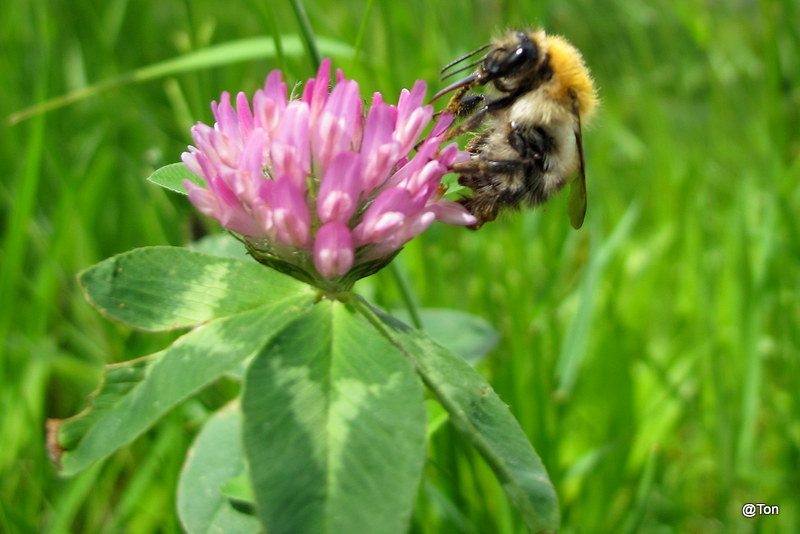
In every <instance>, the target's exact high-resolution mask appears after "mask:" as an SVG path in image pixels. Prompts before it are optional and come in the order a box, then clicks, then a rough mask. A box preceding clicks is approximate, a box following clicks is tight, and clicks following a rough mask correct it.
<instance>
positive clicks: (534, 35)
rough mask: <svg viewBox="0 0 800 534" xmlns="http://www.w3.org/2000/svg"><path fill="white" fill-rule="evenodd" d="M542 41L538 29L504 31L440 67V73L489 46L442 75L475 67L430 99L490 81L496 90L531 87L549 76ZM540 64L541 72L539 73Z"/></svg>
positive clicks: (541, 35)
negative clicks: (500, 37) (472, 58)
mask: <svg viewBox="0 0 800 534" xmlns="http://www.w3.org/2000/svg"><path fill="white" fill-rule="evenodd" d="M544 41H545V33H544V31H542V30H537V31H535V32H527V33H526V32H520V31H513V32H509V33H508V34H506V36H504V37H503V38H502V39H499V40H497V41H494V42H492V43H488V44H485V45H483V46H482V47H480V48H478V49H477V50H474V51H473V52H470V53H469V54H467V55H465V56H463V57H461V58H459V59H457V60H455V61H453V62H452V63H450V64H449V65H447V66H445V67H444V68H443V69H442V73H444V72H446V71H448V70H449V69H451V68H452V67H454V66H456V65H459V64H460V63H462V62H463V61H465V60H467V59H469V58H471V57H473V56H474V55H475V54H477V53H479V52H482V51H484V50H486V49H489V51H488V52H487V53H486V54H485V55H483V56H482V57H480V58H479V59H477V60H475V61H473V62H471V63H468V64H467V65H464V66H462V67H460V68H458V69H456V70H453V71H451V72H449V73H447V74H445V75H444V76H442V79H443V80H444V79H446V78H448V77H450V76H453V75H455V74H458V73H459V72H463V71H465V70H469V69H471V68H473V67H475V66H477V69H475V71H473V72H472V73H471V74H469V75H468V76H466V77H465V78H462V79H460V80H458V81H456V82H453V83H451V84H450V85H448V86H447V87H445V88H444V89H442V90H441V91H439V92H438V93H436V94H435V95H434V96H433V98H432V99H431V101H433V100H436V99H437V98H439V97H440V96H442V95H444V94H447V93H449V92H451V91H454V90H456V89H460V88H462V87H474V86H476V85H486V84H488V83H494V86H495V87H496V88H497V89H498V90H499V91H502V92H505V93H510V92H514V91H517V90H519V89H525V90H528V89H531V88H533V86H535V84H536V81H537V79H549V71H548V70H547V68H546V67H547V64H546V63H547V62H546V61H545V59H546V49H544V48H543V43H544ZM543 67H544V72H540V71H542V70H543Z"/></svg>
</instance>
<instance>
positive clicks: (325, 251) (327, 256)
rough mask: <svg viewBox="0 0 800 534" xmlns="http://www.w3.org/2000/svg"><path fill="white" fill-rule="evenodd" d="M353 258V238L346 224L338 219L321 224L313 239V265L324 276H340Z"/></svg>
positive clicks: (346, 269)
mask: <svg viewBox="0 0 800 534" xmlns="http://www.w3.org/2000/svg"><path fill="white" fill-rule="evenodd" d="M354 259H355V251H354V249H353V238H352V236H351V234H350V230H348V228H347V226H345V225H344V224H343V223H341V222H339V221H330V222H328V223H325V224H323V225H322V226H321V227H320V229H319V230H318V231H317V237H316V239H315V241H314V266H315V267H316V268H317V271H319V273H320V274H321V275H322V276H324V277H326V278H336V277H337V276H342V275H344V274H346V273H347V271H349V270H350V268H351V267H352V266H353V261H354Z"/></svg>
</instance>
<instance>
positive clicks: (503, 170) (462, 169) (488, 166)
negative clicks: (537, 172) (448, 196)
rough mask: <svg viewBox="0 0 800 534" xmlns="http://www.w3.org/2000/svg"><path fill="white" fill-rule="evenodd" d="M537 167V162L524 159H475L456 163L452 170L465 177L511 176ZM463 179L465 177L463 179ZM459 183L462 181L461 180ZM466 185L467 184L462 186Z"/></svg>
mask: <svg viewBox="0 0 800 534" xmlns="http://www.w3.org/2000/svg"><path fill="white" fill-rule="evenodd" d="M531 165H535V161H531V160H524V159H505V160H496V159H494V160H492V159H480V158H475V159H471V160H469V161H462V162H460V163H455V164H453V165H452V167H451V168H450V169H451V170H452V171H453V172H457V173H460V174H464V175H496V174H510V173H514V172H519V171H521V170H527V169H528V168H530V167H531ZM462 178H463V177H462ZM459 183H461V180H460V179H459ZM461 185H466V184H463V183H462V184H461Z"/></svg>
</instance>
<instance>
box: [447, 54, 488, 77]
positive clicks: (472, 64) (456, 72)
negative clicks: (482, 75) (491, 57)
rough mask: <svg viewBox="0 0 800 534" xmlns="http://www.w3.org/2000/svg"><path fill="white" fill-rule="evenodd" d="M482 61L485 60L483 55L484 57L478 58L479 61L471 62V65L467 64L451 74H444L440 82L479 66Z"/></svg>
mask: <svg viewBox="0 0 800 534" xmlns="http://www.w3.org/2000/svg"><path fill="white" fill-rule="evenodd" d="M484 59H486V56H485V55H484V56H481V58H480V59H476V60H475V61H473V62H472V63H468V64H467V65H464V66H463V67H461V68H460V69H456V70H454V71H452V72H448V73H447V74H445V75H444V76H442V77H441V80H446V79H447V78H449V77H450V76H453V75H455V74H458V73H459V72H464V71H465V70H469V69H471V68H472V67H474V66H475V65H480V64H481V63H482V62H483V60H484Z"/></svg>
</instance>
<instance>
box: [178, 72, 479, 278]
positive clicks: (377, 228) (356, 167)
mask: <svg viewBox="0 0 800 534" xmlns="http://www.w3.org/2000/svg"><path fill="white" fill-rule="evenodd" d="M330 65H331V64H330V60H329V59H326V60H324V61H323V62H322V64H321V66H320V69H319V72H318V73H317V77H316V78H312V79H310V80H308V81H307V82H306V84H305V87H304V90H303V94H302V97H301V98H300V100H293V101H288V100H287V98H286V94H287V91H286V84H285V83H284V82H283V81H282V80H281V74H280V72H279V71H273V72H271V73H270V74H269V76H267V80H266V83H265V84H264V88H263V89H261V90H259V91H257V92H256V94H255V95H254V96H253V99H252V106H251V103H250V101H249V100H248V98H247V97H246V96H245V95H244V94H243V93H239V94H238V95H237V96H236V108H235V109H234V107H233V106H232V105H231V97H230V95H229V94H228V93H223V94H222V97H221V98H220V101H219V103H216V102H214V103H212V106H211V109H212V111H213V114H214V118H215V121H216V122H215V124H214V126H213V127H211V126H207V125H205V124H202V123H198V124H197V125H195V126H194V127H193V128H192V138H193V139H194V143H195V146H190V147H189V151H188V152H185V153H184V154H183V157H182V159H183V161H184V163H185V164H186V166H187V167H188V168H189V170H190V171H192V172H193V173H194V174H196V175H197V176H199V177H200V178H202V179H203V180H204V181H205V184H206V187H201V186H199V185H196V184H195V183H193V182H191V181H189V180H186V181H185V185H186V188H187V190H188V192H189V199H190V200H191V201H192V203H193V204H194V205H195V207H196V208H197V209H198V210H200V211H201V212H202V213H204V214H206V215H208V216H209V217H212V218H213V219H216V220H217V221H219V223H220V224H222V226H224V227H225V228H227V229H229V230H231V231H232V232H235V233H236V234H238V235H239V236H240V237H241V238H242V240H243V241H244V242H245V244H246V246H247V248H248V250H249V251H250V253H251V254H252V255H253V256H254V257H255V258H256V259H258V260H259V261H262V262H263V263H265V264H267V265H269V266H271V267H274V268H277V269H280V270H282V271H284V272H287V273H289V274H292V275H293V276H296V277H298V278H301V279H303V280H305V281H307V282H309V283H312V284H315V285H317V286H319V287H323V288H325V289H330V290H343V289H348V288H349V287H350V286H351V285H352V284H353V282H355V280H357V279H358V278H360V277H362V276H366V275H368V274H371V273H373V272H375V271H377V270H378V269H380V268H381V267H382V266H384V265H385V264H386V263H388V262H389V261H391V259H392V258H393V257H394V255H395V254H396V253H397V251H398V250H399V249H400V248H401V247H402V246H403V245H404V244H405V243H406V242H408V241H409V240H411V239H413V238H414V237H416V236H417V235H418V234H420V233H421V232H423V231H424V230H425V229H426V228H427V227H428V226H429V225H430V224H431V223H432V222H433V221H434V220H437V219H438V220H439V221H441V222H444V223H446V224H453V225H462V226H468V225H471V224H474V223H475V218H474V217H473V216H472V215H471V214H470V213H469V212H467V211H466V209H464V208H463V207H462V206H461V205H460V204H457V203H455V202H450V201H447V200H444V199H443V198H442V188H441V186H440V182H441V179H442V176H443V175H444V174H446V173H447V171H448V168H449V167H450V165H451V164H452V163H454V162H456V161H463V160H466V159H468V157H469V156H468V154H467V153H466V152H463V151H460V150H459V149H458V147H457V146H456V145H455V144H454V143H453V144H450V145H448V146H446V147H444V148H440V144H441V142H442V140H443V138H444V135H445V132H446V131H447V127H448V126H449V125H450V123H451V122H452V117H451V116H449V115H447V114H443V115H442V116H441V117H440V118H439V119H438V121H437V123H436V124H435V125H434V126H433V128H432V129H431V133H430V134H429V135H428V136H427V138H425V139H424V140H423V141H422V143H419V137H420V135H421V133H422V131H423V130H424V129H425V128H426V127H427V126H428V125H429V124H430V122H431V120H432V118H433V108H432V107H431V106H429V105H428V106H426V105H423V101H424V98H425V83H424V82H422V81H418V82H417V83H416V84H414V88H413V89H412V90H411V91H408V90H405V89H404V90H403V91H401V93H400V98H399V100H398V104H397V105H396V106H394V105H391V104H387V103H385V102H384V100H383V97H382V96H381V95H380V94H379V93H375V94H374V95H373V98H372V104H371V105H370V107H369V109H368V110H367V111H366V113H364V111H363V109H362V108H363V104H362V99H361V96H360V94H359V88H358V84H357V83H356V82H355V81H353V80H348V79H346V78H345V77H344V75H343V74H342V73H341V71H337V77H336V79H337V82H336V84H335V85H334V86H333V88H332V89H330V85H331V80H330V78H331V76H330V68H331V67H330ZM415 146H418V147H419V149H418V150H417V151H416V152H414V153H412V152H413V149H414V147H415Z"/></svg>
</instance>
